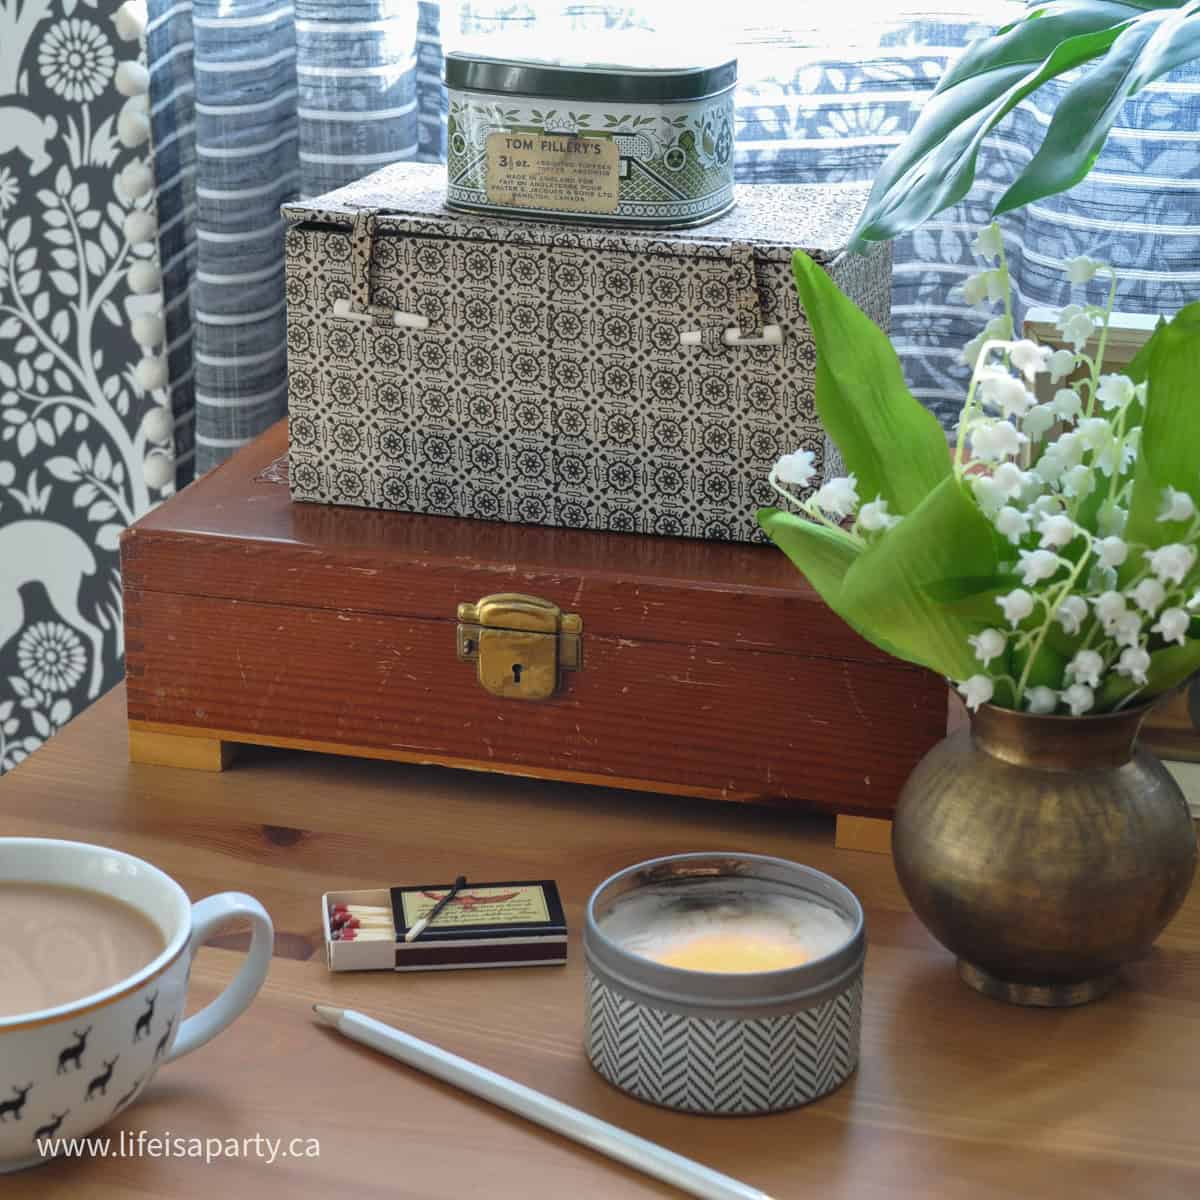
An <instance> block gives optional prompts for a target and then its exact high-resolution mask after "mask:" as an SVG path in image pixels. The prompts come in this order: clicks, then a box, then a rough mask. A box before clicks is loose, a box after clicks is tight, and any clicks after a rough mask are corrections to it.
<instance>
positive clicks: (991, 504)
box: [971, 475, 1005, 516]
mask: <svg viewBox="0 0 1200 1200" xmlns="http://www.w3.org/2000/svg"><path fill="white" fill-rule="evenodd" d="M971 491H972V492H974V494H975V499H976V501H977V502H978V504H979V507H980V508H981V509H982V510H983V511H984V512H985V513H986V514H987V515H988V516H992V515H993V514H995V513H997V512H999V511H1000V508H1001V507H1002V506H1003V504H1004V500H1005V496H1004V492H1003V490H1002V489H1001V488H1000V486H999V484H997V483H996V481H995V480H994V479H993V478H992V477H991V476H990V475H973V476H972V477H971Z"/></svg>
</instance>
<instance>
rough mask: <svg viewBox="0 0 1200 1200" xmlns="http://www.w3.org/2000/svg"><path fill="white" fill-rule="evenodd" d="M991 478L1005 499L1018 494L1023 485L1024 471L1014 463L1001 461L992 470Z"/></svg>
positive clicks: (1010, 498)
mask: <svg viewBox="0 0 1200 1200" xmlns="http://www.w3.org/2000/svg"><path fill="white" fill-rule="evenodd" d="M992 479H993V480H994V481H995V483H996V486H997V487H998V488H999V489H1000V492H1001V494H1002V495H1003V496H1004V498H1005V500H1012V499H1013V498H1014V497H1016V496H1019V495H1020V494H1021V492H1022V491H1023V490H1024V487H1025V472H1024V471H1022V470H1021V468H1020V467H1018V466H1017V464H1016V463H1010V462H1005V463H1001V464H1000V465H999V466H998V467H997V468H996V469H995V470H994V471H993V472H992Z"/></svg>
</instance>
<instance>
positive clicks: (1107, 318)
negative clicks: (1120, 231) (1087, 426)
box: [1087, 267, 1117, 417]
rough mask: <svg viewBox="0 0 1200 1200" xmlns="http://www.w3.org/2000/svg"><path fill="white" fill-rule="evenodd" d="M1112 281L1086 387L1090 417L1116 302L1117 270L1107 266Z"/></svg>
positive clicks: (1094, 409)
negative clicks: (1088, 382)
mask: <svg viewBox="0 0 1200 1200" xmlns="http://www.w3.org/2000/svg"><path fill="white" fill-rule="evenodd" d="M1107 269H1108V273H1109V274H1110V275H1111V276H1112V283H1110V284H1109V285H1108V303H1107V304H1106V305H1105V306H1104V324H1103V325H1101V326H1100V341H1099V343H1098V345H1097V346H1096V361H1095V362H1094V363H1092V380H1091V384H1092V385H1091V387H1090V388H1089V389H1088V406H1087V415H1088V416H1089V417H1090V416H1092V415H1093V414H1094V413H1095V411H1096V389H1097V387H1098V386H1099V384H1100V370H1101V368H1102V367H1103V366H1104V351H1105V349H1106V348H1107V346H1108V326H1109V324H1110V322H1111V321H1112V310H1113V305H1114V304H1116V302H1117V272H1116V271H1115V270H1114V269H1113V268H1112V267H1109V268H1107Z"/></svg>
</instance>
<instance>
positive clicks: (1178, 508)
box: [1158, 487, 1196, 521]
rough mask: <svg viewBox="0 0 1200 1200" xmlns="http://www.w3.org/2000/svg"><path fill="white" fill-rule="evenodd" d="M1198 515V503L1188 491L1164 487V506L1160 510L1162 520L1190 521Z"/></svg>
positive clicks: (1159, 514)
mask: <svg viewBox="0 0 1200 1200" xmlns="http://www.w3.org/2000/svg"><path fill="white" fill-rule="evenodd" d="M1195 515H1196V503H1195V501H1194V500H1193V499H1192V498H1191V496H1189V495H1188V494H1187V492H1179V491H1176V490H1175V488H1173V487H1168V488H1164V489H1163V496H1162V507H1161V508H1160V509H1159V510H1158V519H1159V520H1160V521H1190V520H1191V519H1192V518H1193V517H1194V516H1195Z"/></svg>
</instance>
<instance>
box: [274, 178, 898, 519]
mask: <svg viewBox="0 0 1200 1200" xmlns="http://www.w3.org/2000/svg"><path fill="white" fill-rule="evenodd" d="M444 189H445V173H444V170H443V169H441V168H438V167H430V166H421V165H415V164H397V165H395V166H392V167H388V168H386V169H384V170H382V171H379V172H377V173H376V174H374V175H371V176H369V177H368V178H366V179H364V180H361V181H359V182H358V183H356V184H352V185H350V186H349V187H345V188H341V189H339V190H338V191H335V192H331V193H329V194H328V195H325V196H322V197H319V198H317V199H315V200H311V201H304V202H297V203H295V204H290V205H286V206H285V207H284V210H283V212H284V216H285V219H286V220H287V221H288V222H289V224H290V228H289V229H288V233H287V297H288V412H289V418H290V444H289V457H290V463H291V471H290V478H291V489H292V495H293V497H294V498H295V499H297V500H313V501H320V502H323V503H329V504H355V505H365V506H369V507H376V508H388V509H399V510H402V511H409V512H422V513H438V514H445V515H454V516H467V517H482V518H485V519H489V520H502V521H514V522H520V523H528V524H544V525H559V526H570V527H586V528H591V529H605V530H616V531H621V532H630V533H634V532H636V533H658V534H675V535H683V536H686V537H701V538H719V539H728V540H734V541H750V540H757V539H758V537H759V534H758V529H757V525H756V523H755V520H754V514H755V510H756V509H757V508H758V507H759V506H760V505H763V504H770V503H772V500H773V494H772V492H771V489H770V488H769V486H768V485H767V482H766V479H767V473H768V471H769V470H770V468H771V466H772V464H773V463H774V462H775V460H776V459H777V458H778V457H779V456H780V455H781V454H783V453H786V452H788V451H790V450H795V449H797V448H798V447H802V446H803V447H807V448H809V449H811V450H813V451H815V452H816V454H817V457H818V460H819V461H823V460H824V458H825V438H824V436H823V434H822V431H821V427H820V423H819V421H818V420H817V418H816V415H815V413H814V409H813V370H814V366H815V362H816V350H815V346H814V344H813V339H812V333H811V331H810V329H809V327H808V323H807V321H806V320H805V318H804V315H803V313H802V312H801V310H800V306H799V303H798V301H797V299H796V293H795V290H794V288H793V286H792V282H791V265H790V260H791V253H792V248H793V247H794V246H798V245H801V246H804V247H805V249H807V250H808V252H809V253H810V254H812V255H813V257H814V258H817V259H818V261H820V262H822V263H823V264H824V265H825V266H826V267H827V269H828V270H829V272H830V274H831V275H832V276H833V277H834V278H835V279H836V280H837V282H838V283H839V284H840V286H841V287H842V288H843V289H844V290H845V291H847V292H848V293H849V294H850V295H851V296H853V297H854V298H855V300H856V301H857V302H858V303H859V304H860V305H861V306H862V307H863V308H864V310H865V311H866V312H868V313H869V314H870V315H871V316H872V317H873V318H874V319H875V320H876V321H877V322H878V323H879V324H881V325H883V326H884V327H885V328H886V323H887V319H888V313H889V306H890V292H891V258H890V252H889V250H888V248H887V247H881V248H879V249H877V250H875V251H874V252H873V253H872V254H871V255H869V256H866V257H862V256H852V255H847V254H845V253H844V252H843V247H844V245H845V243H846V241H847V239H848V237H849V234H850V231H851V229H852V227H853V225H854V220H855V217H856V214H857V212H858V211H859V209H860V207H861V205H862V203H863V202H864V201H865V192H863V191H859V190H858V189H857V188H854V189H849V188H846V187H824V186H820V187H819V186H812V185H797V186H776V185H770V186H766V185H763V186H757V187H743V188H741V189H739V192H738V207H737V208H736V209H735V210H734V211H733V212H732V213H730V214H729V215H728V216H726V217H723V218H721V219H720V220H718V221H714V222H712V223H711V224H708V225H704V226H701V227H699V228H697V229H690V230H677V231H670V232H665V231H664V232H659V233H655V234H648V233H647V232H646V231H644V230H639V231H629V232H626V231H623V230H613V229H611V228H601V227H596V226H578V225H556V224H550V223H544V222H532V221H521V220H510V219H503V218H498V217H492V216H480V217H471V216H466V215H464V214H461V213H450V212H448V211H447V210H446V209H445V208H444V206H443V204H442V196H443V192H444Z"/></svg>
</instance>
